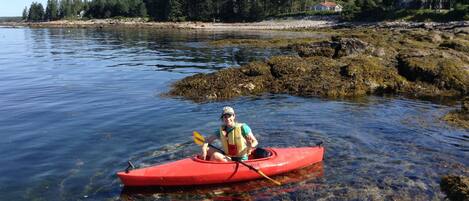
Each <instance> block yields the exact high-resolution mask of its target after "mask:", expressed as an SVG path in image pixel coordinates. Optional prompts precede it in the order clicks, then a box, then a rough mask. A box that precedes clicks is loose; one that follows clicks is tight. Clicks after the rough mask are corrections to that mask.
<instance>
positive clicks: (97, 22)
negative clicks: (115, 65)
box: [0, 17, 469, 30]
mask: <svg viewBox="0 0 469 201" xmlns="http://www.w3.org/2000/svg"><path fill="white" fill-rule="evenodd" d="M0 26H8V27H20V26H27V27H64V28H65V27H66V28H86V27H116V26H117V27H119V26H123V27H148V28H172V29H203V30H295V29H308V28H324V27H335V28H362V27H368V28H370V27H373V28H387V29H396V28H406V29H413V28H425V29H446V30H448V29H455V28H466V27H468V26H469V21H455V22H445V23H441V22H405V21H397V22H373V23H366V22H340V21H339V20H338V18H337V17H326V18H325V17H315V18H304V19H277V20H266V21H261V22H252V23H221V22H151V21H148V20H146V19H143V18H126V19H91V20H57V21H49V22H4V23H0Z"/></svg>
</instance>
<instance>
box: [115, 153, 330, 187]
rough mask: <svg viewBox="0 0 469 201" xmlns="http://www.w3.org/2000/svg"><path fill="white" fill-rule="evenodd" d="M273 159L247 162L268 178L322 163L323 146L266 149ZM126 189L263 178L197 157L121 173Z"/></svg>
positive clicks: (236, 166) (230, 164)
mask: <svg viewBox="0 0 469 201" xmlns="http://www.w3.org/2000/svg"><path fill="white" fill-rule="evenodd" d="M265 150H266V151H267V152H268V153H269V155H270V156H268V157H264V158H258V159H250V160H247V161H244V162H245V163H246V164H248V165H251V166H253V167H254V168H256V169H259V170H261V171H262V172H264V174H266V175H268V176H272V175H277V174H281V173H285V172H288V171H291V170H295V169H299V168H303V167H306V166H309V165H311V164H314V163H317V162H321V161H322V159H323V157H324V147H323V146H315V147H300V148H266V149H265ZM117 175H118V176H119V178H120V179H121V181H122V183H124V185H125V186H187V185H203V184H217V183H230V182H239V181H247V180H253V179H258V178H262V176H260V175H259V174H258V173H256V172H255V171H253V170H250V169H249V168H248V167H246V166H244V165H242V164H239V163H238V162H232V161H230V162H215V161H205V160H201V159H199V158H198V157H197V156H194V157H191V158H186V159H182V160H178V161H174V162H170V163H166V164H162V165H156V166H152V167H146V168H141V169H135V170H130V171H125V172H118V173H117Z"/></svg>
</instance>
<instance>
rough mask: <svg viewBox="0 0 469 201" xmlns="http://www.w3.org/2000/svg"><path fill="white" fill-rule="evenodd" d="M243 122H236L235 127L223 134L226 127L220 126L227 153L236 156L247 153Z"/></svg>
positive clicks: (221, 139)
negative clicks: (242, 128)
mask: <svg viewBox="0 0 469 201" xmlns="http://www.w3.org/2000/svg"><path fill="white" fill-rule="evenodd" d="M242 126H243V124H242V123H236V124H235V126H234V128H233V129H232V130H231V131H230V132H229V133H228V134H227V136H225V135H223V129H224V127H223V126H221V127H220V141H221V143H222V144H223V150H224V151H225V153H226V155H228V156H234V157H243V156H245V155H246V153H247V150H246V147H247V146H246V139H245V138H244V137H243V134H242V131H241V127H242Z"/></svg>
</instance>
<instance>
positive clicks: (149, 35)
mask: <svg viewBox="0 0 469 201" xmlns="http://www.w3.org/2000/svg"><path fill="white" fill-rule="evenodd" d="M175 32H176V33H175ZM25 33H26V34H27V35H26V37H27V38H30V39H31V40H30V41H29V43H30V44H31V45H32V46H31V48H30V49H32V50H33V54H34V55H35V56H40V57H48V56H50V57H53V59H54V60H55V61H57V62H67V60H71V59H73V61H74V62H75V63H74V65H76V66H78V65H80V64H81V65H89V64H92V62H97V61H103V60H106V61H107V62H106V63H107V64H106V65H105V67H141V66H146V67H148V68H152V69H154V70H157V71H169V72H181V73H188V72H189V73H193V72H207V71H210V70H217V69H220V68H226V67H229V66H239V65H243V64H246V63H248V62H251V61H255V60H264V59H266V58H269V57H271V56H273V55H280V54H282V55H284V54H294V53H293V52H291V51H290V50H281V49H276V48H266V49H264V48H238V47H226V48H214V47H211V46H210V45H208V42H210V41H211V40H214V39H223V38H227V37H239V35H237V34H232V33H230V32H220V33H216V32H215V33H212V32H200V31H175V30H160V29H145V28H142V29H138V30H134V29H122V28H108V29H97V28H89V29H62V28H54V29H31V30H30V31H26V32H25ZM247 37H249V38H262V37H265V36H263V35H262V34H259V33H256V34H252V35H248V36H247ZM272 37H273V36H272ZM280 37H281V36H280ZM77 60H78V61H77ZM77 62H78V63H77ZM70 64H71V63H70ZM190 68H193V69H198V71H188V69H190Z"/></svg>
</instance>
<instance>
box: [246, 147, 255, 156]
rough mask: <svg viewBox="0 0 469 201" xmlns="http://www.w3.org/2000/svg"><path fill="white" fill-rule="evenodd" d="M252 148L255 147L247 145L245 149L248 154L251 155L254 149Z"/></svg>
mask: <svg viewBox="0 0 469 201" xmlns="http://www.w3.org/2000/svg"><path fill="white" fill-rule="evenodd" d="M254 149H256V148H255V147H248V149H247V151H248V156H249V155H251V153H252V151H254Z"/></svg>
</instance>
